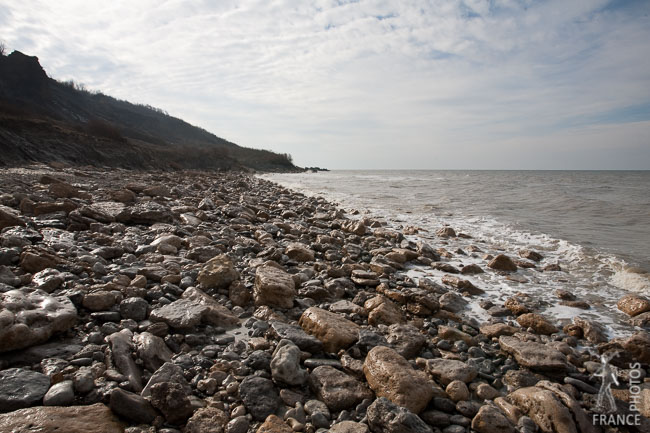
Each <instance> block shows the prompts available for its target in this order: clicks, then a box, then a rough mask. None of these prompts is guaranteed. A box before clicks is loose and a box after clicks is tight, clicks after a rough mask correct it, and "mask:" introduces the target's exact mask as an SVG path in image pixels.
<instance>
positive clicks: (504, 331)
mask: <svg viewBox="0 0 650 433" xmlns="http://www.w3.org/2000/svg"><path fill="white" fill-rule="evenodd" d="M480 331H481V334H483V335H485V336H486V337H488V338H493V337H500V336H502V335H514V334H515V333H516V332H519V331H520V329H519V328H515V327H514V326H510V325H506V324H505V323H493V324H489V325H483V326H481V329H480Z"/></svg>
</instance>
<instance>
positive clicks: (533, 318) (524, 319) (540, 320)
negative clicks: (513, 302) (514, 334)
mask: <svg viewBox="0 0 650 433" xmlns="http://www.w3.org/2000/svg"><path fill="white" fill-rule="evenodd" d="M517 323H519V324H520V325H521V326H522V327H524V328H532V329H533V331H535V332H536V333H538V334H543V335H551V334H554V333H556V332H558V329H557V328H556V327H555V326H553V325H552V324H551V323H550V322H549V321H548V320H546V319H545V318H544V317H543V316H540V315H539V314H536V313H526V314H522V315H521V316H519V317H517Z"/></svg>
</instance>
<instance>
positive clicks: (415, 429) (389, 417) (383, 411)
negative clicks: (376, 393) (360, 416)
mask: <svg viewBox="0 0 650 433" xmlns="http://www.w3.org/2000/svg"><path fill="white" fill-rule="evenodd" d="M367 416H368V425H369V426H370V430H371V431H372V432H373V433H432V432H433V431H432V430H431V427H429V426H428V425H427V424H426V423H425V422H424V421H422V419H421V418H420V417H419V416H417V415H416V414H414V413H413V412H410V411H408V410H407V409H405V408H403V407H401V406H398V405H396V404H394V403H392V402H391V401H390V400H388V399H387V398H385V397H380V398H378V399H377V400H375V401H374V403H372V404H371V405H370V406H369V407H368V412H367Z"/></svg>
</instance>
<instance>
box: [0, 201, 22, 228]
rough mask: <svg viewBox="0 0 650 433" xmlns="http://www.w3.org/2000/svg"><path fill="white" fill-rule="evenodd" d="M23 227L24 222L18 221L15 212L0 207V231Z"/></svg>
mask: <svg viewBox="0 0 650 433" xmlns="http://www.w3.org/2000/svg"><path fill="white" fill-rule="evenodd" d="M24 225H25V222H24V221H23V220H22V219H20V217H19V216H18V214H17V212H16V211H14V210H13V209H12V208H10V207H7V206H3V205H0V230H2V229H4V228H7V227H14V226H24Z"/></svg>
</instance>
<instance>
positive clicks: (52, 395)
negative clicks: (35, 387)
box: [43, 380, 74, 406]
mask: <svg viewBox="0 0 650 433" xmlns="http://www.w3.org/2000/svg"><path fill="white" fill-rule="evenodd" d="M72 402H74V387H73V384H72V381H71V380H64V381H63V382H59V383H57V384H54V385H52V387H51V388H50V389H49V391H47V393H46V394H45V396H44V397H43V405H44V406H69V405H70V404H72Z"/></svg>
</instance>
